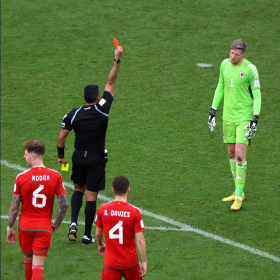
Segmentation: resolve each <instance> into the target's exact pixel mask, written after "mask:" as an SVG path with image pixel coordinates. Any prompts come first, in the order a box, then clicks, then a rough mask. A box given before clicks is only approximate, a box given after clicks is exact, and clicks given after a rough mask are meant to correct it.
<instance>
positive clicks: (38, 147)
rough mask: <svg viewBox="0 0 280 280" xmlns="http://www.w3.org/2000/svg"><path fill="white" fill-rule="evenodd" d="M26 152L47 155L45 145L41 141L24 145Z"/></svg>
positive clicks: (31, 141)
mask: <svg viewBox="0 0 280 280" xmlns="http://www.w3.org/2000/svg"><path fill="white" fill-rule="evenodd" d="M23 147H24V149H25V150H27V151H28V152H29V153H32V152H33V153H36V154H38V155H41V156H43V155H44V154H45V144H44V143H42V142H41V141H39V140H29V141H27V142H25V143H24V144H23Z"/></svg>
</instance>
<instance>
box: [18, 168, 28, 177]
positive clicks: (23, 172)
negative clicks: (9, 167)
mask: <svg viewBox="0 0 280 280" xmlns="http://www.w3.org/2000/svg"><path fill="white" fill-rule="evenodd" d="M30 170H31V168H29V169H27V170H25V171H23V172H21V173H19V174H18V175H17V177H18V176H20V175H22V174H24V173H26V172H28V171H30ZM17 177H16V179H17Z"/></svg>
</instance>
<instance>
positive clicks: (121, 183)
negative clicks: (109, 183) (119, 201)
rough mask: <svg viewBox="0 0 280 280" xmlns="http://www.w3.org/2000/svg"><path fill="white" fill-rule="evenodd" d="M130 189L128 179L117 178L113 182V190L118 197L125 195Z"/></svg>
mask: <svg viewBox="0 0 280 280" xmlns="http://www.w3.org/2000/svg"><path fill="white" fill-rule="evenodd" d="M128 188H129V181H128V179H127V178H126V177H124V176H120V177H115V178H114V180H113V189H114V193H115V194H116V195H121V196H122V195H124V194H125V193H126V192H127V190H128Z"/></svg>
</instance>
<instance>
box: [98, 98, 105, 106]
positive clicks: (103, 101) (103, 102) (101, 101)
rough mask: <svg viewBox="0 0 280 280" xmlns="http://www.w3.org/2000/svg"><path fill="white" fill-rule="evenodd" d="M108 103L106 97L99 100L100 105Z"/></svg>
mask: <svg viewBox="0 0 280 280" xmlns="http://www.w3.org/2000/svg"><path fill="white" fill-rule="evenodd" d="M105 103H106V100H105V99H104V98H101V100H100V101H99V105H100V106H103V105H104V104H105Z"/></svg>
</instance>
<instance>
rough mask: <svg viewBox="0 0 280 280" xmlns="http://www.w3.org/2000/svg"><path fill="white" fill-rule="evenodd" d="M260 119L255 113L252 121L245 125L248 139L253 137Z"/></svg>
mask: <svg viewBox="0 0 280 280" xmlns="http://www.w3.org/2000/svg"><path fill="white" fill-rule="evenodd" d="M258 121H259V116H257V115H254V116H253V118H252V120H251V122H249V123H248V124H247V125H245V126H244V129H246V133H245V136H246V137H247V139H248V140H250V139H252V138H253V137H254V136H255V134H256V131H257V124H258Z"/></svg>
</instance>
